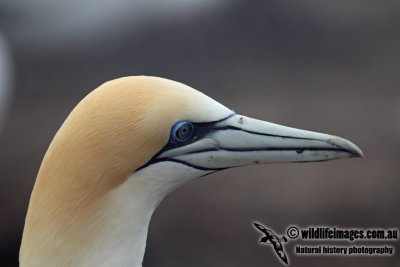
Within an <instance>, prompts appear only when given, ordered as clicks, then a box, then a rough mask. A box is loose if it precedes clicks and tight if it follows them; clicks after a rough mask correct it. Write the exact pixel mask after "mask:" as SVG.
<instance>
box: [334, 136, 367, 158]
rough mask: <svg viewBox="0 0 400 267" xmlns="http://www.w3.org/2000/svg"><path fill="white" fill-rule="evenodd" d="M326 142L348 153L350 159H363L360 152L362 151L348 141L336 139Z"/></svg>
mask: <svg viewBox="0 0 400 267" xmlns="http://www.w3.org/2000/svg"><path fill="white" fill-rule="evenodd" d="M328 142H329V143H331V144H333V145H336V146H338V147H340V148H342V149H343V150H345V151H346V152H348V153H349V154H350V157H351V158H364V153H363V152H362V150H361V149H360V148H359V147H358V146H357V145H355V144H354V143H352V142H350V141H349V140H346V139H343V138H340V137H336V138H333V139H331V140H329V141H328Z"/></svg>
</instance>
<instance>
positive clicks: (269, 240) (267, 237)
mask: <svg viewBox="0 0 400 267" xmlns="http://www.w3.org/2000/svg"><path fill="white" fill-rule="evenodd" d="M253 225H254V226H255V227H256V228H257V229H258V230H259V231H261V232H262V233H263V234H264V236H263V237H262V238H261V239H260V243H265V244H271V245H272V246H273V247H274V250H275V252H276V255H277V256H278V257H279V258H280V259H281V260H282V261H283V262H284V263H285V264H288V263H289V261H288V258H287V256H286V254H285V251H284V250H283V245H282V242H287V238H286V236H283V237H282V238H279V237H278V236H277V235H275V234H274V232H272V230H271V229H268V228H265V227H264V226H263V225H262V224H260V223H257V222H253Z"/></svg>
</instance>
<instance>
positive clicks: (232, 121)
mask: <svg viewBox="0 0 400 267" xmlns="http://www.w3.org/2000/svg"><path fill="white" fill-rule="evenodd" d="M351 157H363V153H362V151H361V149H360V148H358V147H357V146H356V145H355V144H353V143H352V142H350V141H348V140H346V139H343V138H340V137H337V136H332V135H327V134H322V133H317V132H311V131H305V130H300V129H295V128H290V127H286V126H282V125H278V124H274V123H269V122H265V121H260V120H256V119H252V118H248V117H245V116H240V115H234V116H231V117H229V118H228V119H226V120H223V121H221V122H218V123H216V124H215V125H213V127H212V128H211V129H210V132H209V133H208V134H207V135H205V136H204V137H203V138H201V139H199V140H198V141H196V142H194V143H192V144H189V145H186V146H182V147H178V148H175V149H171V150H167V151H165V152H164V153H162V154H161V155H159V156H158V157H157V158H158V159H160V160H161V159H164V160H171V161H176V162H181V163H184V164H187V165H190V166H193V167H198V168H200V169H205V170H219V169H226V168H231V167H237V166H243V165H251V164H264V163H279V162H312V161H326V160H332V159H340V158H351Z"/></svg>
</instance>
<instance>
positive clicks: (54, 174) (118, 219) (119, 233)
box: [19, 76, 363, 267]
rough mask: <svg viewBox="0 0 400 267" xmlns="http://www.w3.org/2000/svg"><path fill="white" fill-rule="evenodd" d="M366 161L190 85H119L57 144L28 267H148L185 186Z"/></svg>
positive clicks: (107, 89)
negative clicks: (161, 223) (170, 200)
mask: <svg viewBox="0 0 400 267" xmlns="http://www.w3.org/2000/svg"><path fill="white" fill-rule="evenodd" d="M362 155H363V154H362V151H361V150H360V148H358V147H357V146H356V145H355V144H353V143H352V142H350V141H348V140H346V139H343V138H340V137H336V136H332V135H328V134H322V133H317V132H311V131H305V130H300V129H295V128H290V127H286V126H282V125H278V124H274V123H270V122H266V121H261V120H257V119H253V118H250V117H246V116H242V115H239V114H236V113H235V112H234V111H233V110H231V109H229V108H227V107H225V106H224V105H222V104H220V103H219V102H217V101H215V100H214V99H212V98H210V97H208V96H206V95H205V94H203V93H201V92H200V91H197V90H196V89H193V88H192V87H190V86H188V85H185V84H183V83H180V82H176V81H172V80H169V79H166V78H160V77H153V76H128V77H122V78H117V79H114V80H111V81H108V82H105V83H104V84H102V85H100V86H99V87H98V88H96V89H94V90H93V91H91V92H90V93H89V94H88V95H87V96H86V97H84V98H83V99H82V100H81V101H80V102H79V103H78V104H77V106H76V107H75V108H74V109H73V110H72V111H71V113H70V114H69V115H68V117H67V118H66V120H65V121H64V123H63V124H62V125H61V127H60V129H59V130H58V131H57V133H56V134H55V136H54V138H53V140H52V141H51V143H50V145H49V148H48V150H47V152H46V153H45V155H44V158H43V161H42V163H41V165H40V168H39V171H38V174H37V177H36V181H35V185H34V187H33V190H32V194H31V197H30V201H29V206H28V211H27V215H26V218H25V226H24V230H23V236H22V242H21V247H20V254H19V262H20V266H21V267H36V266H41V267H43V266H142V261H143V256H144V252H145V247H146V238H147V232H148V226H149V222H150V219H151V216H152V214H153V212H154V210H155V209H156V208H157V206H158V205H159V203H160V202H161V201H162V200H163V199H164V198H165V196H166V195H168V194H169V193H170V192H172V191H174V189H176V188H177V187H179V186H182V185H184V184H186V183H188V182H190V181H192V180H194V179H196V178H199V177H202V176H205V175H209V174H211V173H214V172H217V171H221V170H224V169H228V168H233V167H239V166H244V165H252V164H266V163H278V162H279V163H280V162H311V161H326V160H332V159H339V158H352V157H361V156H362Z"/></svg>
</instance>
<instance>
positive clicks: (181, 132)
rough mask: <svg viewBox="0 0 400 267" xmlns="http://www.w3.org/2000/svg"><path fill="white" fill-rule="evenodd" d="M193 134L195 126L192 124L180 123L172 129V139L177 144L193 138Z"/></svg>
mask: <svg viewBox="0 0 400 267" xmlns="http://www.w3.org/2000/svg"><path fill="white" fill-rule="evenodd" d="M193 133H194V126H193V124H192V123H191V122H188V121H180V122H177V123H176V124H175V125H174V126H173V127H172V131H171V137H172V140H174V141H175V142H185V141H187V140H189V139H190V138H191V137H192V136H193Z"/></svg>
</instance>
